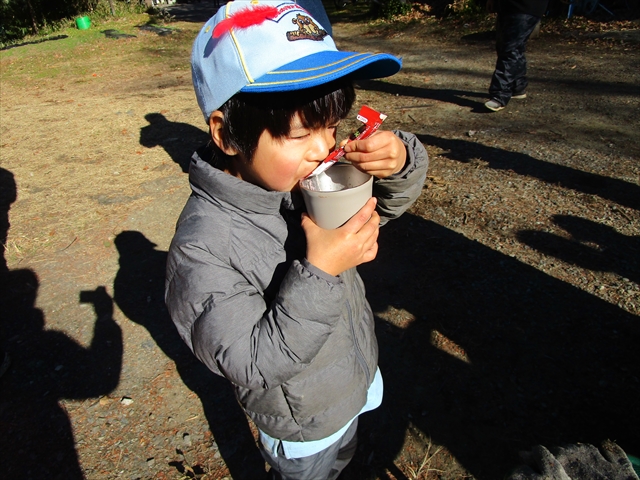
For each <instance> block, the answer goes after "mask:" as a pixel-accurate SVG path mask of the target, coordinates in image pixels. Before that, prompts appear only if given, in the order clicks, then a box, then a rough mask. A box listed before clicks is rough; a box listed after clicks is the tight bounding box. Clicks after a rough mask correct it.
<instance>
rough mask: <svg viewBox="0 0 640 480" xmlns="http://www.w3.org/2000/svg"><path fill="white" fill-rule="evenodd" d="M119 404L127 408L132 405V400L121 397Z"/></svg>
mask: <svg viewBox="0 0 640 480" xmlns="http://www.w3.org/2000/svg"><path fill="white" fill-rule="evenodd" d="M120 403H121V404H122V405H124V406H129V405H131V404H132V403H133V400H132V399H130V398H129V397H122V399H121V400H120Z"/></svg>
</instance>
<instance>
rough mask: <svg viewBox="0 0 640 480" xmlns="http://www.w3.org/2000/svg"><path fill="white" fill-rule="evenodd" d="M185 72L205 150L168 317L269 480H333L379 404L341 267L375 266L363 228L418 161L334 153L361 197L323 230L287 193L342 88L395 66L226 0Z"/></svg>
mask: <svg viewBox="0 0 640 480" xmlns="http://www.w3.org/2000/svg"><path fill="white" fill-rule="evenodd" d="M191 64H192V73H193V83H194V88H195V92H196V97H197V99H198V103H199V105H200V108H201V110H202V112H203V115H204V118H205V120H206V121H207V123H208V124H209V127H210V133H211V143H210V145H209V146H208V147H207V148H205V149H202V150H200V151H199V152H197V153H196V154H194V156H193V158H192V162H191V166H190V171H189V180H190V183H191V188H192V191H193V192H192V195H191V197H190V198H189V200H188V201H187V204H186V206H185V208H184V210H183V212H182V214H181V216H180V219H179V220H178V225H177V229H176V233H175V236H174V239H173V241H172V244H171V247H170V249H169V257H168V262H167V280H166V301H167V305H168V307H169V311H170V314H171V318H172V319H173V321H174V323H175V324H176V326H177V328H178V331H179V333H180V335H181V337H182V338H183V339H184V341H185V342H186V343H187V345H189V347H190V348H191V350H192V351H193V352H194V354H195V355H196V356H197V357H198V358H199V359H200V360H201V361H202V362H204V363H205V364H206V365H207V366H208V367H209V368H210V369H211V370H212V371H214V372H215V373H218V374H220V375H223V376H225V377H226V378H228V379H229V380H230V381H231V382H232V383H233V384H234V386H235V390H236V395H237V398H238V401H239V402H240V404H241V405H242V407H243V408H244V410H245V411H246V412H247V414H248V415H249V416H250V417H251V419H252V420H253V421H254V422H255V424H256V425H257V427H258V429H259V431H260V450H261V453H262V455H263V457H264V458H265V460H266V461H267V462H268V463H269V464H270V466H271V470H270V475H271V478H277V479H291V480H312V479H313V480H316V479H317V480H325V479H335V478H336V477H337V476H338V475H339V473H340V472H341V470H342V469H343V468H344V467H345V466H346V465H347V463H348V462H349V460H350V459H351V457H352V456H353V454H354V452H355V446H356V435H355V432H356V427H357V416H358V415H359V414H360V413H362V412H364V411H368V410H371V409H373V408H376V407H377V406H378V405H379V404H380V402H381V400H382V377H381V376H380V372H379V370H378V367H377V354H378V351H377V343H376V338H375V333H374V321H373V313H372V311H371V308H370V306H369V304H368V303H367V301H366V298H365V290H364V285H363V283H362V280H361V278H360V276H359V275H358V273H357V271H356V269H355V267H356V266H357V265H359V264H361V263H364V262H369V261H371V260H373V259H374V258H375V256H376V253H377V248H378V247H377V236H378V227H379V225H381V224H383V223H385V222H386V221H387V220H388V219H391V218H395V217H397V216H399V215H400V214H401V213H402V212H403V211H405V210H406V209H407V208H408V207H409V206H410V205H411V203H412V202H413V201H414V200H415V199H416V198H417V197H418V195H419V194H420V191H421V189H422V185H423V182H424V179H425V175H426V169H427V161H428V160H427V153H426V151H425V150H424V147H423V146H422V145H421V144H420V142H419V141H418V140H417V139H416V138H415V137H414V136H413V135H411V134H407V133H403V132H396V133H392V132H388V131H378V132H377V133H376V134H375V135H373V136H371V137H370V138H368V139H365V140H356V141H353V142H351V143H349V144H348V145H347V146H346V152H347V153H346V159H347V160H349V161H351V162H352V163H353V164H354V165H356V166H357V167H358V168H359V169H361V170H363V171H365V172H368V173H370V174H372V175H374V176H375V177H377V178H376V180H375V184H374V195H375V196H376V197H377V199H376V198H372V199H370V200H369V202H368V203H367V204H366V205H365V206H364V207H363V208H362V209H361V210H360V211H359V212H358V213H357V214H356V215H355V216H354V217H353V218H351V219H350V220H349V221H348V222H346V223H345V225H343V226H342V227H340V228H337V229H335V230H323V229H321V228H320V227H318V226H317V225H315V224H314V223H313V222H312V221H311V219H310V218H309V217H308V216H307V215H306V213H304V203H303V201H302V198H301V195H300V193H299V191H298V182H299V181H300V180H301V179H302V178H304V177H305V176H307V175H308V174H309V173H311V172H312V171H313V170H314V169H315V167H316V166H317V165H318V164H319V163H320V162H321V161H322V160H323V159H324V158H325V157H326V156H327V155H328V154H329V152H330V151H331V150H332V149H333V148H334V147H335V143H336V127H337V125H338V123H339V122H340V121H341V120H342V119H344V118H345V117H346V116H347V115H348V114H349V110H350V109H351V106H352V104H353V103H354V100H355V92H354V89H353V86H352V83H351V82H352V79H354V78H376V77H382V76H389V75H392V74H394V73H396V72H397V71H398V70H399V69H400V61H399V60H398V59H396V58H395V57H393V56H391V55H388V54H359V53H353V52H339V51H337V49H336V48H335V44H334V43H333V40H332V39H331V37H330V36H328V35H327V33H326V31H325V29H324V28H323V26H322V25H320V24H319V23H318V22H317V21H315V20H314V19H313V18H312V17H311V16H310V14H309V13H308V12H306V11H305V10H304V9H302V8H301V7H300V6H299V5H296V4H295V3H290V2H271V1H265V2H263V1H260V2H255V1H254V2H238V1H236V2H230V3H228V4H227V5H226V6H225V7H222V8H221V9H220V10H219V11H218V13H217V14H216V15H215V16H214V17H213V18H212V19H210V20H209V21H208V22H207V23H206V24H205V26H204V27H203V29H202V31H201V32H200V34H199V35H198V37H197V38H196V40H195V42H194V46H193V52H192V60H191Z"/></svg>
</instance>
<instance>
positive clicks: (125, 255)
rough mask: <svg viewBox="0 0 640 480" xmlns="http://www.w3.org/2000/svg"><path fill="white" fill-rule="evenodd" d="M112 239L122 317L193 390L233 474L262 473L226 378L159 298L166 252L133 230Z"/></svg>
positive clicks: (241, 478)
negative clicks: (196, 351) (189, 341)
mask: <svg viewBox="0 0 640 480" xmlns="http://www.w3.org/2000/svg"><path fill="white" fill-rule="evenodd" d="M114 242H115V245H116V247H117V249H118V253H119V255H120V259H119V262H120V269H119V270H118V273H117V275H116V278H115V280H114V300H115V302H116V304H117V305H118V307H119V308H120V310H122V312H123V313H124V314H125V315H126V316H127V318H129V319H130V320H131V321H133V322H135V323H137V324H139V325H142V326H143V327H145V328H146V329H147V330H148V331H149V333H150V334H151V337H152V338H153V340H154V341H155V342H156V343H157V345H158V346H159V347H160V349H161V350H162V351H163V352H164V354H165V355H166V356H167V357H169V358H170V359H171V360H172V361H173V362H175V365H176V369H177V371H178V374H179V375H180V378H181V379H182V381H183V382H184V384H185V385H186V386H187V387H188V388H189V389H190V390H191V391H193V392H194V393H195V394H196V395H198V398H199V399H200V401H201V402H202V407H203V410H204V413H205V416H206V418H207V422H208V424H209V428H210V429H211V432H212V433H213V436H214V438H215V441H216V443H217V445H218V449H219V452H220V455H221V456H222V458H223V459H224V461H225V463H226V465H227V467H228V468H229V471H230V473H231V476H232V478H233V479H234V480H255V479H256V478H261V477H262V476H264V461H263V460H262V457H261V456H260V453H259V452H258V449H257V447H256V445H255V441H254V438H253V435H252V434H251V431H250V429H249V425H248V423H247V419H246V417H245V415H244V412H243V411H242V409H241V408H240V406H239V405H238V402H237V401H236V398H235V395H234V393H233V389H232V387H231V384H230V383H229V382H228V381H227V380H225V379H223V378H222V377H219V376H217V375H215V374H213V373H212V372H211V371H209V370H208V369H207V368H206V367H205V366H204V364H202V363H201V362H200V361H199V360H198V359H197V358H196V357H195V356H194V355H193V353H192V352H191V350H189V349H188V348H187V346H186V344H185V343H184V342H183V341H182V339H181V338H180V336H179V335H178V332H177V330H176V328H175V326H174V325H173V323H172V322H171V319H170V317H169V313H168V311H167V308H166V306H165V303H164V276H165V265H166V259H167V252H164V251H160V250H157V249H156V248H155V247H156V245H155V244H154V243H152V242H150V241H149V240H148V239H147V238H146V237H145V236H144V235H143V234H142V233H140V232H137V231H124V232H121V233H120V234H118V235H117V236H116V238H115V241H114Z"/></svg>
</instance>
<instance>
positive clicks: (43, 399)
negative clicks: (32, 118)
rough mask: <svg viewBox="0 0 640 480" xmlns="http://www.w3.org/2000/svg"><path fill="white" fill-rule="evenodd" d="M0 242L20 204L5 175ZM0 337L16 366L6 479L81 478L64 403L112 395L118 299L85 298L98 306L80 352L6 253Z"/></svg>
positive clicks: (118, 351) (8, 393)
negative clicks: (49, 323)
mask: <svg viewBox="0 0 640 480" xmlns="http://www.w3.org/2000/svg"><path fill="white" fill-rule="evenodd" d="M0 192H2V195H0V209H1V213H0V233H1V235H0V237H1V238H2V242H3V245H4V243H5V242H6V238H7V236H8V229H9V221H8V218H9V215H8V211H9V206H10V204H11V203H13V201H15V199H16V184H15V181H14V178H13V174H12V173H11V172H9V171H8V170H5V169H2V168H0ZM2 267H3V268H2V269H0V312H1V314H2V321H1V323H0V338H2V347H3V348H6V350H7V351H8V353H9V355H10V357H11V367H10V368H9V369H8V370H7V371H6V372H5V374H4V375H3V376H2V379H1V380H0V382H1V383H2V389H1V390H0V425H1V426H2V434H1V435H0V451H2V452H3V453H4V456H3V458H4V461H3V464H2V468H3V473H4V475H5V476H6V477H7V478H51V479H60V480H74V479H78V480H80V479H83V478H84V475H83V473H82V471H81V468H80V465H79V463H78V455H77V453H76V450H75V444H74V437H73V430H72V428H71V424H70V421H69V418H68V416H67V413H66V411H65V409H64V407H63V406H62V405H61V403H60V402H61V400H63V399H71V400H84V399H88V398H94V397H98V396H102V395H107V394H108V393H110V392H112V391H113V390H114V389H115V388H116V387H117V386H118V382H119V380H120V371H121V366H122V331H121V330H120V327H119V326H118V325H117V324H116V323H115V321H114V320H113V300H112V299H111V297H110V296H109V295H108V294H107V291H106V289H105V288H104V287H98V288H97V289H96V290H94V291H91V292H81V294H80V302H83V303H90V304H91V305H93V307H94V310H95V315H96V321H95V325H94V331H93V338H92V340H91V344H90V346H89V347H86V348H85V347H83V346H81V345H80V344H78V342H76V341H75V340H74V339H72V338H70V337H69V336H67V335H66V334H64V333H63V332H60V331H57V330H51V329H45V318H44V315H43V313H42V311H41V310H40V309H38V308H36V298H37V296H38V287H39V282H38V277H37V275H36V273H35V272H33V271H32V270H28V269H17V270H9V269H8V268H7V264H6V260H5V258H4V249H3V250H2Z"/></svg>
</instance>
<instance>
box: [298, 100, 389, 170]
mask: <svg viewBox="0 0 640 480" xmlns="http://www.w3.org/2000/svg"><path fill="white" fill-rule="evenodd" d="M356 118H357V119H358V120H360V121H361V122H362V123H363V124H364V125H362V126H361V127H360V128H358V130H356V131H355V132H353V133H352V134H351V135H349V139H348V140H347V143H348V142H351V141H353V140H356V139H365V138H367V137H370V136H371V135H372V134H373V132H375V131H376V130H378V128H380V125H382V122H384V120H385V118H387V116H386V115H385V114H384V113H380V112H376V111H375V110H374V109H373V108H371V107H367V106H366V105H363V106H362V108H361V109H360V112H358V116H357V117H356ZM342 157H344V147H340V148H338V149H336V150H334V151H333V152H331V153H330V154H329V156H328V157H327V158H325V159H324V160H323V161H322V163H321V164H320V165H318V166H317V167H316V169H315V170H314V171H313V172H311V173H310V174H309V175H307V177H306V178H309V177H311V176H313V175H318V174H320V173H322V172H324V171H325V170H326V169H327V168H329V167H330V166H331V165H333V164H334V163H336V162H337V161H338V160H340V159H341V158H342Z"/></svg>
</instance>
